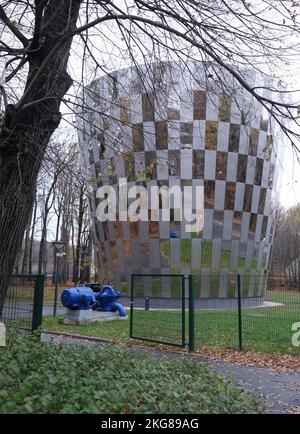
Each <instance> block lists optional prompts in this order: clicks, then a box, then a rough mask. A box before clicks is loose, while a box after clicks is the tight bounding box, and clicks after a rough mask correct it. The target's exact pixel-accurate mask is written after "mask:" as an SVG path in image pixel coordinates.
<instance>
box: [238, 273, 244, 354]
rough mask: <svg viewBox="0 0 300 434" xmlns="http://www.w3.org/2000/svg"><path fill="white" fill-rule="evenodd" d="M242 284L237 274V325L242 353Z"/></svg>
mask: <svg viewBox="0 0 300 434" xmlns="http://www.w3.org/2000/svg"><path fill="white" fill-rule="evenodd" d="M241 287H242V284H241V275H240V274H237V296H238V323H239V350H240V351H243V325H242V288H241Z"/></svg>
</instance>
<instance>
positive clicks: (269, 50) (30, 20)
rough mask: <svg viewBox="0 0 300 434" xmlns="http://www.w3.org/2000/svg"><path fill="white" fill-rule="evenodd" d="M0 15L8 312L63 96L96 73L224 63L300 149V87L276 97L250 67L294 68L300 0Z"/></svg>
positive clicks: (22, 7)
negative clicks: (160, 63) (251, 75)
mask: <svg viewBox="0 0 300 434" xmlns="http://www.w3.org/2000/svg"><path fill="white" fill-rule="evenodd" d="M0 23H1V27H0V56H1V57H0V66H1V73H0V97H1V111H2V121H1V129H0V290H1V292H0V311H1V306H2V305H3V301H4V297H5V292H6V289H7V286H8V279H9V276H10V274H11V272H12V270H13V264H14V261H15V256H16V252H17V251H18V249H19V248H20V244H21V241H22V238H23V234H24V231H25V228H26V225H27V223H28V220H29V216H30V212H31V209H32V206H33V202H34V195H35V184H36V180H37V176H38V172H39V169H40V166H41V162H42V161H43V158H44V155H45V152H46V149H47V145H48V142H49V139H50V137H51V135H52V134H53V132H54V131H55V129H56V128H57V127H58V125H59V123H60V121H61V117H62V115H61V112H60V110H61V104H62V103H63V104H64V111H65V113H66V114H68V113H67V112H68V111H72V110H73V109H74V107H75V106H76V104H78V102H77V103H76V102H75V100H74V98H73V96H74V94H75V93H76V92H77V91H78V89H79V86H81V85H84V83H86V82H87V81H90V80H91V79H93V77H94V76H96V75H98V74H100V73H111V72H112V71H113V69H114V68H116V67H117V68H119V67H121V66H124V65H128V64H130V63H131V64H135V65H136V64H137V63H139V62H140V63H145V62H147V61H148V62H151V61H153V60H155V59H161V60H162V59H181V60H183V61H185V60H187V59H190V58H193V59H197V60H201V61H203V62H208V63H210V64H211V65H215V66H220V67H222V68H223V69H224V70H225V71H227V72H228V73H229V74H230V75H232V76H233V77H234V78H235V79H236V80H237V82H238V83H239V84H240V85H241V86H242V87H243V88H244V89H245V91H246V92H249V93H250V94H251V95H252V97H253V98H255V99H256V100H258V101H259V102H260V103H261V104H262V105H263V106H264V107H265V109H266V110H267V111H268V112H269V113H270V114H271V115H272V116H273V117H274V118H275V119H276V121H277V122H278V123H279V124H280V125H281V127H282V128H283V130H284V132H285V133H286V135H287V136H288V137H289V139H290V142H291V143H292V146H293V147H294V149H298V150H299V147H298V141H297V140H298V138H299V134H298V132H297V126H298V105H299V104H298V102H297V100H296V95H297V94H294V93H293V92H292V88H287V89H285V90H284V91H282V90H280V91H278V92H277V91H276V89H273V90H274V92H273V94H272V95H273V97H272V99H269V98H268V97H266V96H264V92H263V91H264V89H263V88H262V87H253V85H252V84H251V82H250V81H247V79H246V78H245V76H244V75H243V73H242V71H243V70H244V69H245V68H254V69H256V70H260V71H263V72H266V73H268V74H270V75H271V76H272V77H274V76H277V77H279V78H281V77H283V76H284V77H288V74H289V72H290V67H291V66H294V64H295V62H297V59H298V58H299V52H298V50H297V46H298V45H299V43H298V41H299V39H298V38H299V2H298V1H292V0H284V1H278V0H276V1H275V0H265V1H260V0H247V1H244V0H204V1H201V2H199V1H195V0H168V1H166V0H150V1H144V0H86V1H83V0H35V1H30V0H22V1H15V0H10V1H1V4H0ZM70 56H71V61H70ZM290 62H293V63H292V65H291V64H290ZM68 65H69V68H68ZM290 65H291V66H290ZM215 66H213V67H214V68H215ZM215 72H216V76H218V73H219V72H218V70H217V69H216V70H215ZM72 85H74V86H73V87H72ZM283 93H284V94H285V95H283ZM285 96H290V97H289V98H283V97H285ZM294 96H295V98H294ZM79 104H84V100H82V101H81V102H80V103H79ZM68 119H69V118H67V120H68ZM287 120H291V121H292V122H293V124H292V125H291V124H288V123H287V122H286V121H287Z"/></svg>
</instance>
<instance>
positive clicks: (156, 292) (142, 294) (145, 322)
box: [130, 274, 186, 347]
mask: <svg viewBox="0 0 300 434" xmlns="http://www.w3.org/2000/svg"><path fill="white" fill-rule="evenodd" d="M185 285H186V278H185V277H184V276H183V275H181V274H177V275H172V274H160V275H153V274H133V275H132V277H131V299H130V337H131V338H135V339H140V340H144V341H150V342H156V343H159V344H166V345H172V346H178V347H184V346H185V341H186V331H185V327H186V325H185V321H186V320H185Z"/></svg>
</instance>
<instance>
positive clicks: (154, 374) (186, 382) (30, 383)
mask: <svg viewBox="0 0 300 434" xmlns="http://www.w3.org/2000/svg"><path fill="white" fill-rule="evenodd" d="M259 411H260V407H259V404H258V403H257V402H256V401H255V400H254V399H253V398H252V397H251V396H250V395H249V394H248V393H246V392H243V391H242V390H241V389H239V388H238V387H237V386H235V385H233V384H231V383H230V382H228V381H225V380H223V379H221V378H220V377H218V376H217V375H216V374H213V373H212V372H211V371H210V369H208V367H207V366H205V365H202V364H199V363H198V362H194V361H190V360H183V359H176V360H174V359H167V358H163V359H157V358H153V357H151V356H136V355H134V354H133V353H131V352H129V351H126V350H119V349H115V348H108V347H104V346H100V345H99V346H97V347H87V346H84V345H58V344H53V343H46V342H43V343H41V342H39V341H38V340H37V339H36V338H35V337H30V338H23V339H22V340H20V339H19V340H16V341H15V342H14V343H13V344H12V345H11V346H10V347H7V348H2V349H1V350H0V413H2V414H3V413H250V412H251V413H254V412H259Z"/></svg>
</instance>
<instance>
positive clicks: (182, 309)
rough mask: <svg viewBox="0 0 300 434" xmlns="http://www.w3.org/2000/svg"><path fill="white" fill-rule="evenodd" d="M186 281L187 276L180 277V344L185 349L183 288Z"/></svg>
mask: <svg viewBox="0 0 300 434" xmlns="http://www.w3.org/2000/svg"><path fill="white" fill-rule="evenodd" d="M187 280H188V277H187V276H181V331H182V335H181V343H182V346H183V347H185V344H186V343H185V288H186V282H187Z"/></svg>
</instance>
